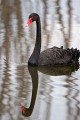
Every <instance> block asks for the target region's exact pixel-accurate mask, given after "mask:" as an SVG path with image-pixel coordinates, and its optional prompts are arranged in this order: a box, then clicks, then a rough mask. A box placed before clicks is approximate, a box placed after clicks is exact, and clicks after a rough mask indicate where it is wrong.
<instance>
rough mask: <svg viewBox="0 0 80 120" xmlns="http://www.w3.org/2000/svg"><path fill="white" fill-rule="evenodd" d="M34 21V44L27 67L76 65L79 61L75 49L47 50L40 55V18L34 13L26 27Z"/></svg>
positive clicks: (53, 48) (78, 52) (56, 48)
mask: <svg viewBox="0 0 80 120" xmlns="http://www.w3.org/2000/svg"><path fill="white" fill-rule="evenodd" d="M34 21H36V26H37V27H36V32H37V34H36V43H35V47H34V50H33V53H32V55H31V56H30V58H29V60H28V65H36V66H54V65H67V64H69V63H71V64H72V63H77V62H78V61H79V56H80V51H79V50H77V49H73V48H71V49H69V48H67V49H63V47H61V48H58V47H52V48H48V49H46V50H44V51H42V52H41V53H40V50H41V23H40V17H39V15H38V14H36V13H32V14H30V16H29V19H28V22H27V26H28V25H30V24H31V23H32V22H34Z"/></svg>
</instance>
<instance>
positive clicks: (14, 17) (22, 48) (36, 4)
mask: <svg viewBox="0 0 80 120" xmlns="http://www.w3.org/2000/svg"><path fill="white" fill-rule="evenodd" d="M32 12H37V13H38V14H39V15H40V18H41V25H42V48H41V49H42V50H44V49H46V48H49V47H52V46H58V47H60V46H62V45H63V46H64V48H67V47H70V48H71V47H74V48H76V47H77V48H78V49H80V0H0V120H5V119H6V120H80V68H79V66H71V67H70V66H65V67H54V68H53V67H50V68H36V67H28V66H27V61H28V58H29V56H30V55H31V53H32V51H33V48H34V44H35V32H36V31H35V23H33V24H32V25H30V27H28V28H26V27H25V24H26V21H27V19H28V16H29V14H30V13H32ZM22 105H24V106H25V107H27V108H29V109H28V110H27V114H26V117H25V116H23V115H22V113H21V106H22Z"/></svg>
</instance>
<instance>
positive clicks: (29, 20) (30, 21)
mask: <svg viewBox="0 0 80 120" xmlns="http://www.w3.org/2000/svg"><path fill="white" fill-rule="evenodd" d="M32 21H33V20H32V18H29V19H28V21H27V24H26V26H29V25H30V24H31V23H32Z"/></svg>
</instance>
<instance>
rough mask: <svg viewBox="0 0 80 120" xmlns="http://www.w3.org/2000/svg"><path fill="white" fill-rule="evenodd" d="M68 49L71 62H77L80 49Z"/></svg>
mask: <svg viewBox="0 0 80 120" xmlns="http://www.w3.org/2000/svg"><path fill="white" fill-rule="evenodd" d="M70 50H71V53H72V60H73V62H77V61H78V60H79V57H80V51H79V50H78V49H77V48H76V49H73V48H71V49H70Z"/></svg>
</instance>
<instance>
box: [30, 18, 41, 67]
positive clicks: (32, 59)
mask: <svg viewBox="0 0 80 120" xmlns="http://www.w3.org/2000/svg"><path fill="white" fill-rule="evenodd" d="M36 26H37V27H36V43H35V47H34V50H33V53H32V55H31V56H30V58H29V61H28V64H31V65H38V59H39V54H40V50H41V23H40V18H38V20H37V21H36Z"/></svg>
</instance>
